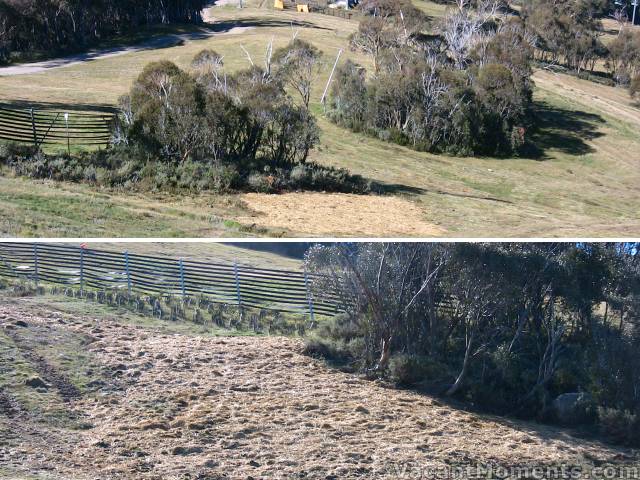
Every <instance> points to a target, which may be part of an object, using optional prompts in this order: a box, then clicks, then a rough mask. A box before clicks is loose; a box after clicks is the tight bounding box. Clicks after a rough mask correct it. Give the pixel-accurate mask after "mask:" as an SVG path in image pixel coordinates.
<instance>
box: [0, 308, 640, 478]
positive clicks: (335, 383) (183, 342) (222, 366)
mask: <svg viewBox="0 0 640 480" xmlns="http://www.w3.org/2000/svg"><path fill="white" fill-rule="evenodd" d="M21 302H23V301H22V300H14V301H11V302H5V303H4V304H2V305H0V332H2V333H0V335H2V336H3V337H2V338H4V340H3V342H4V343H3V345H4V347H3V350H1V351H0V353H2V352H4V353H2V354H6V352H7V351H9V350H10V349H13V350H12V351H13V353H12V358H13V362H14V363H15V364H16V365H21V364H23V363H24V362H25V361H28V362H30V365H31V368H33V369H34V370H35V371H36V374H37V375H38V376H39V378H40V379H41V380H43V381H44V382H45V384H46V385H47V387H41V388H35V389H33V390H34V393H33V394H32V397H31V398H32V400H30V401H35V400H33V398H36V397H37V398H41V397H42V399H44V400H46V403H42V405H41V407H38V408H36V407H35V406H33V407H29V408H28V406H27V405H25V401H20V400H18V398H19V396H18V394H17V393H16V394H15V395H14V392H13V391H12V390H11V389H10V388H8V387H6V386H5V388H4V389H2V390H0V392H1V395H0V477H2V476H3V475H4V477H3V478H6V477H8V478H27V477H28V478H73V479H85V478H86V479H95V478H100V479H111V478H163V479H177V478H192V479H194V478H207V479H218V478H238V479H249V478H287V479H289V478H313V479H331V478H334V479H337V478H399V477H398V475H397V473H396V470H395V468H396V466H399V467H400V468H402V465H403V464H406V463H407V462H409V463H410V464H411V465H416V464H417V465H422V466H423V467H426V466H436V467H442V466H445V465H447V464H470V463H476V462H488V463H492V464H495V465H502V466H513V465H524V464H533V463H535V464H540V463H542V464H551V463H555V462H568V463H570V464H585V463H588V464H594V463H595V464H599V465H601V464H603V463H605V464H606V463H620V462H630V461H633V459H634V457H633V455H635V454H634V453H633V452H631V451H626V450H622V449H614V448H610V447H607V446H604V445H602V444H599V443H596V442H591V441H586V440H580V439H576V438H574V437H571V436H569V435H568V434H566V433H564V432H562V431H560V430H558V429H554V428H548V427H541V426H537V425H533V424H528V423H518V422H512V421H507V420H504V419H499V418H494V417H488V416H479V415H476V414H470V413H466V412H463V411H460V410H456V409H454V408H451V407H449V406H446V405H444V404H442V403H440V402H439V401H437V400H435V399H433V398H431V397H427V396H421V395H418V394H415V393H410V392H404V391H399V390H393V389H388V388H385V387H384V386H383V385H381V384H377V383H375V382H371V381H367V380H364V379H361V378H359V377H356V376H354V375H350V374H346V373H341V372H337V371H335V370H332V369H331V368H328V367H327V366H325V365H324V364H323V363H321V362H320V361H317V360H314V359H311V358H308V357H306V356H304V355H302V354H301V343H300V342H299V341H297V340H293V339H286V338H273V337H272V338H258V337H251V338H249V337H245V338H242V337H224V338H223V337H201V336H196V335H191V334H167V333H166V332H165V333H161V332H158V331H154V330H150V329H149V328H148V327H141V326H135V325H126V324H120V323H119V322H116V321H115V320H112V319H108V318H101V319H99V320H96V319H93V318H78V317H75V318H74V317H72V316H70V315H67V314H61V313H59V312H55V311H52V310H47V309H45V308H41V309H39V310H33V309H30V308H27V306H26V305H28V304H26V303H21ZM21 321H22V322H25V323H24V324H22V323H21ZM25 324H26V326H25ZM47 339H55V341H56V342H57V345H64V344H65V342H67V341H71V340H70V339H75V340H74V341H79V342H80V343H79V344H81V345H83V346H82V352H83V355H86V358H85V360H84V361H83V362H82V364H81V365H82V368H85V369H87V370H88V372H89V373H87V372H85V373H87V375H89V377H88V378H87V380H88V381H86V382H84V383H83V382H80V381H79V380H77V379H76V376H74V375H73V374H72V373H71V372H69V371H65V370H63V369H62V367H56V365H57V364H58V362H59V359H58V357H57V356H56V355H50V356H46V355H44V354H40V356H39V353H38V352H40V351H42V352H44V351H45V350H46V349H47V348H49V347H50V345H49V346H47V345H48V344H47ZM78 339H80V340H78ZM76 354H80V351H76ZM72 355H73V353H72V352H70V351H67V352H65V353H64V356H67V357H68V356H72ZM3 360H5V359H4V358H3ZM4 365H5V366H4V367H2V371H1V373H0V381H2V384H3V385H7V381H6V380H7V378H8V376H9V375H10V372H8V370H10V369H8V368H7V365H8V364H7V363H4ZM89 378H92V379H91V380H89ZM74 379H75V380H74ZM72 380H73V381H72ZM74 382H75V383H74ZM68 384H74V385H78V386H77V387H76V389H75V390H74V389H69V388H66V387H65V385H68ZM29 388H30V387H29ZM65 388H66V389H65ZM36 392H37V393H36ZM52 410H53V411H56V412H58V413H57V416H55V417H52V413H51V412H52ZM52 418H53V420H52ZM55 418H57V419H58V420H57V421H56V420H55ZM61 419H65V420H61ZM636 461H637V458H636ZM411 478H415V477H411Z"/></svg>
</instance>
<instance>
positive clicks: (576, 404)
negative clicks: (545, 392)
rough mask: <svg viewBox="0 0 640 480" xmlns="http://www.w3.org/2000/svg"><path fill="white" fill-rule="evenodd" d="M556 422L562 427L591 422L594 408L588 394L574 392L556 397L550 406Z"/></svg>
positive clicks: (593, 403)
mask: <svg viewBox="0 0 640 480" xmlns="http://www.w3.org/2000/svg"><path fill="white" fill-rule="evenodd" d="M552 409H553V414H554V416H555V418H556V420H557V421H558V422H560V423H562V424H564V425H579V424H584V423H590V422H592V421H593V419H594V416H595V412H596V406H595V402H594V401H593V398H592V397H591V396H590V395H589V394H588V393H583V392H575V393H563V394H562V395H558V396H557V397H556V399H555V400H554V401H553V404H552Z"/></svg>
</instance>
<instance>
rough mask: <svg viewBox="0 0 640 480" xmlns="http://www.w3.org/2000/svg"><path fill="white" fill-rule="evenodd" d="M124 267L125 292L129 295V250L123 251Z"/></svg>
mask: <svg viewBox="0 0 640 480" xmlns="http://www.w3.org/2000/svg"><path fill="white" fill-rule="evenodd" d="M124 269H125V272H126V273H127V292H129V296H131V271H130V270H129V252H128V251H126V252H124Z"/></svg>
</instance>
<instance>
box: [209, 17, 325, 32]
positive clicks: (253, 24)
mask: <svg viewBox="0 0 640 480" xmlns="http://www.w3.org/2000/svg"><path fill="white" fill-rule="evenodd" d="M203 26H204V28H205V29H206V30H209V31H210V32H213V33H225V32H228V31H230V30H231V29H233V28H238V27H241V28H264V27H267V28H283V27H289V28H291V27H297V28H313V29H314V30H333V29H331V28H328V27H321V26H320V25H316V24H315V23H312V22H307V21H303V20H284V19H283V20H278V19H275V18H260V17H255V18H253V17H249V18H242V19H238V20H229V21H222V22H214V23H205V24H204V25H203Z"/></svg>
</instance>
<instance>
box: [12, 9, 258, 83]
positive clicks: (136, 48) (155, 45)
mask: <svg viewBox="0 0 640 480" xmlns="http://www.w3.org/2000/svg"><path fill="white" fill-rule="evenodd" d="M202 17H203V20H204V21H205V22H207V23H211V24H213V23H214V22H215V18H214V17H213V16H212V14H211V8H205V9H204V10H203V11H202ZM249 28H250V27H231V28H228V29H225V30H224V31H216V29H215V28H214V29H212V30H207V29H204V28H203V29H202V30H200V31H198V32H193V33H185V34H179V35H178V34H176V35H164V36H160V37H155V38H152V39H150V40H147V41H145V42H142V43H139V44H137V45H132V46H122V47H114V48H108V49H102V50H93V51H90V52H86V53H80V54H77V55H69V56H66V57H62V58H55V59H51V60H45V61H42V62H32V63H22V64H18V65H10V66H8V67H0V77H2V76H7V77H9V76H15V75H29V74H34V73H42V72H45V71H47V70H51V69H54V68H62V67H70V66H73V65H78V64H80V63H86V62H93V61H96V60H103V59H105V58H111V57H117V56H120V55H126V54H128V53H134V52H140V51H143V50H154V49H159V48H168V47H172V46H174V45H180V44H182V43H186V42H190V41H195V40H202V39H205V38H208V37H212V36H215V35H235V34H239V33H243V32H245V31H246V30H248V29H249Z"/></svg>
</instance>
